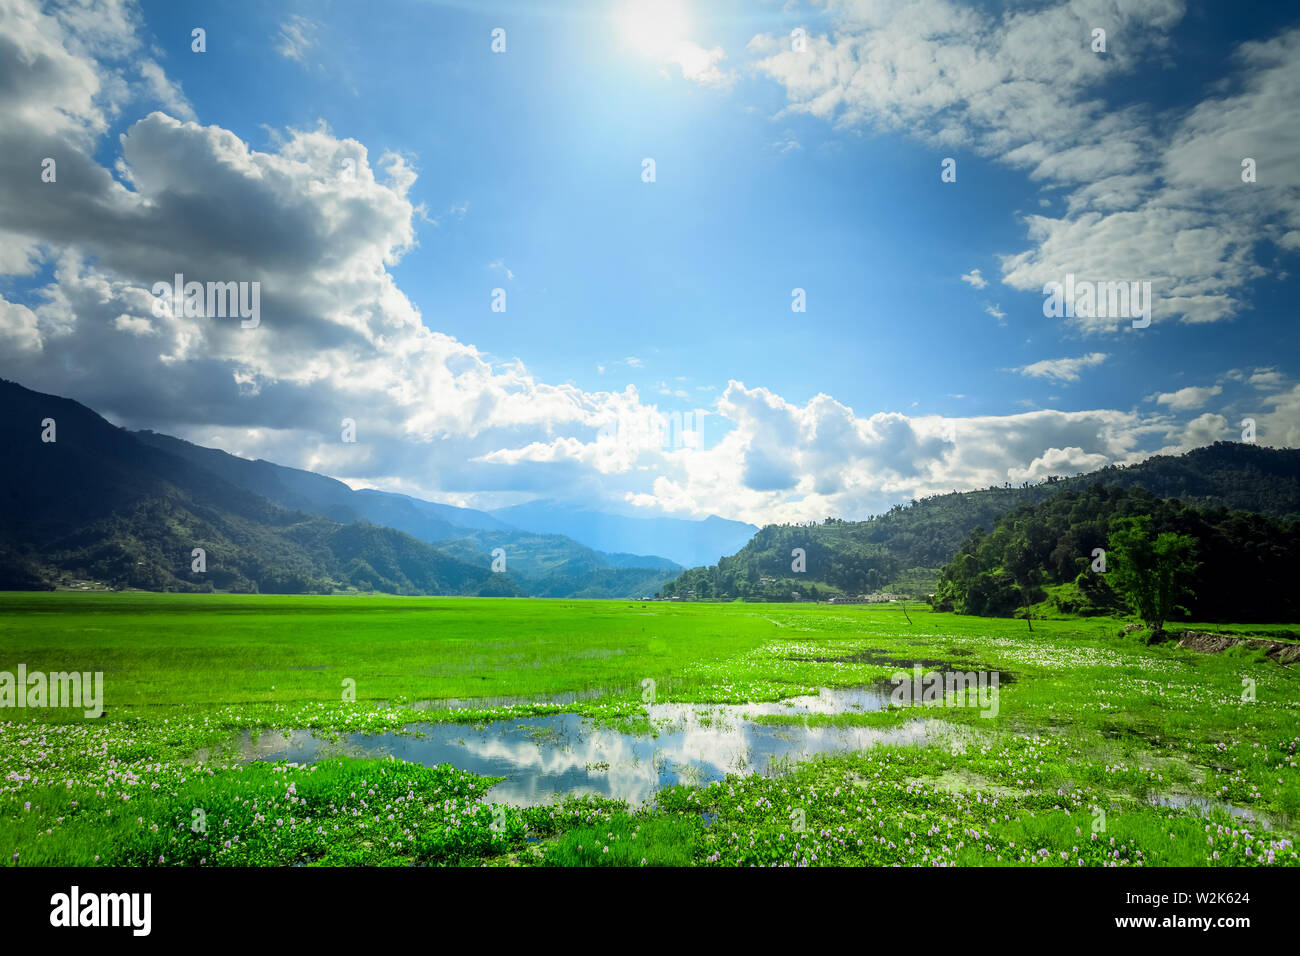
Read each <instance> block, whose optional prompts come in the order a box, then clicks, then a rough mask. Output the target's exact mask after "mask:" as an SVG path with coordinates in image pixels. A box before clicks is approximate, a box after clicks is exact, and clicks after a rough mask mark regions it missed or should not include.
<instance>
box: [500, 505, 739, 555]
mask: <svg viewBox="0 0 1300 956" xmlns="http://www.w3.org/2000/svg"><path fill="white" fill-rule="evenodd" d="M491 514H492V515H494V516H495V517H497V518H500V519H501V520H503V521H507V522H509V523H510V524H512V525H514V526H516V527H520V528H527V529H528V530H530V531H536V532H538V533H541V534H563V535H568V536H569V537H570V538H573V539H574V540H576V541H581V542H582V543H583V544H585V545H587V547H589V548H598V549H600V550H602V551H613V550H618V551H634V552H636V553H638V554H662V555H666V556H667V557H669V558H671V559H672V560H673V561H676V562H677V563H678V564H681V565H684V566H687V567H690V566H691V565H696V564H708V563H713V562H716V561H717V560H718V558H720V557H722V556H723V555H724V554H732V553H734V552H735V551H737V550H738V549H739V548H741V547H743V546H744V544H745V542H747V541H748V540H749V539H750V538H752V537H753V536H754V534H755V533H756V532H757V531H758V526H757V525H752V524H746V523H745V522H743V521H729V520H727V519H726V518H719V517H717V516H716V515H710V516H709V517H707V518H703V519H701V520H698V521H692V520H688V519H685V518H642V517H627V516H624V515H616V514H606V513H604V512H600V511H591V510H589V509H585V508H580V507H575V506H572V505H565V504H562V503H559V502H555V501H530V502H527V503H526V504H522V505H515V506H514V507H512V508H499V509H497V510H494V511H492V512H491Z"/></svg>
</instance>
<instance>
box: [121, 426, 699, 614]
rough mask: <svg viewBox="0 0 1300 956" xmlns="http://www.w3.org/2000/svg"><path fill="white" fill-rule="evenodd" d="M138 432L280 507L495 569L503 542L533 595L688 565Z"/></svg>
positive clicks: (644, 590)
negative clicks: (407, 538) (381, 529)
mask: <svg viewBox="0 0 1300 956" xmlns="http://www.w3.org/2000/svg"><path fill="white" fill-rule="evenodd" d="M136 435H137V437H139V438H140V439H141V440H142V441H145V442H147V443H148V444H150V445H152V446H153V447H155V448H160V449H163V450H166V451H169V452H172V453H173V454H175V455H177V456H179V457H182V458H184V459H186V460H187V461H191V462H194V463H196V464H199V465H201V466H203V467H204V468H207V469H208V470H210V471H213V472H215V473H216V474H218V475H220V476H221V477H223V478H224V479H225V480H227V481H229V482H230V483H231V484H234V485H236V486H238V487H241V488H244V489H245V490H248V491H253V492H255V493H257V494H259V495H262V496H263V497H265V498H268V499H270V500H271V501H273V502H275V503H276V504H280V505H283V506H284V507H287V508H293V509H296V510H299V511H303V512H307V513H311V514H319V515H322V516H325V517H329V518H332V519H334V520H336V521H357V520H365V521H370V522H372V523H374V524H379V525H385V526H387V527H390V528H395V529H397V530H398V531H404V532H406V533H407V534H409V535H411V536H412V537H414V538H418V539H419V540H421V541H424V542H427V543H430V544H434V545H436V546H437V547H438V549H439V550H440V551H443V552H445V553H447V554H450V555H453V556H455V557H457V558H458V559H460V560H462V561H465V562H466V563H468V564H471V565H472V566H474V567H476V568H482V569H490V568H491V566H492V551H493V549H494V548H498V547H500V548H502V549H504V550H505V552H506V561H507V565H506V566H507V573H508V574H509V575H510V577H511V579H512V580H514V581H516V582H518V584H519V586H520V587H521V588H522V589H523V591H524V593H528V594H537V595H538V596H546V597H602V598H604V597H637V596H640V595H642V594H651V595H653V594H654V593H655V592H656V591H658V590H659V589H660V587H662V585H663V584H664V582H665V581H668V580H670V579H671V578H672V577H673V576H674V575H675V574H677V573H679V572H680V571H681V570H682V566H681V565H680V564H677V563H676V562H673V561H670V560H668V559H667V558H661V557H657V556H654V555H649V556H642V555H635V554H627V553H622V552H618V553H614V554H604V553H602V552H598V551H595V550H593V549H591V548H588V547H586V546H585V545H582V544H579V543H578V542H577V541H574V540H573V539H571V538H567V537H565V536H563V535H558V534H553V535H537V534H534V533H532V532H527V531H521V530H519V529H517V528H514V527H512V526H511V525H509V524H507V523H506V522H505V521H502V520H500V519H499V518H495V517H493V516H492V515H490V514H487V513H486V512H482V511H475V510H473V509H471V508H457V507H455V506H452V505H444V504H436V503H434V502H430V501H422V500H420V499H419V498H412V497H409V496H407V495H401V494H393V493H391V492H385V491H375V490H372V489H362V490H356V491H354V490H352V489H351V488H349V487H348V486H347V485H345V484H344V483H343V482H341V481H337V480H335V479H333V478H327V477H325V476H323V475H318V474H315V473H313V472H310V471H303V470H301V469H298V468H289V467H286V466H284V465H277V464H275V463H273V462H269V461H264V460H261V459H259V460H257V461H250V460H248V459H245V458H239V457H237V456H235V455H230V454H228V453H226V452H224V451H220V450H217V449H213V448H204V447H202V446H200V445H195V444H193V443H191V442H187V441H183V440H181V439H179V438H173V437H171V436H170V435H161V434H158V433H156V432H149V431H145V432H137V433H136ZM614 571H620V572H622V573H618V574H615V573H613V572H614Z"/></svg>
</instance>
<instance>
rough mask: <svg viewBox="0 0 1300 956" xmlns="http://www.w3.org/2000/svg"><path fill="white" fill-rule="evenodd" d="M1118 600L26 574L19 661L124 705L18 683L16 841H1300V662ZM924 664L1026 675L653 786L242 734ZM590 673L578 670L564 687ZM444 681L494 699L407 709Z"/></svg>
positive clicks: (636, 707) (851, 847) (494, 849)
mask: <svg viewBox="0 0 1300 956" xmlns="http://www.w3.org/2000/svg"><path fill="white" fill-rule="evenodd" d="M1122 624H1123V622H1120V621H1116V620H1111V619H1098V618H1090V619H1087V620H1074V621H1070V620H1060V621H1035V622H1033V630H1032V631H1030V630H1029V628H1028V625H1027V624H1026V623H1025V622H1024V621H1016V620H1003V619H987V618H975V617H964V616H957V615H952V614H939V613H932V612H930V611H928V610H925V609H923V608H921V607H919V606H912V607H909V608H908V610H907V614H906V615H904V613H903V612H902V610H901V609H900V608H899V607H897V606H893V605H883V606H870V605H854V606H845V607H835V606H827V605H809V604H802V605H788V604H787V605H778V604H673V603H661V602H651V603H645V604H642V603H636V602H609V601H568V600H554V601H543V600H522V599H514V600H510V599H502V600H493V599H472V598H464V599H457V598H393V597H273V596H226V595H183V596H180V595H163V594H145V593H116V594H77V593H42V594H26V593H23V594H12V593H11V594H3V595H0V671H8V672H15V671H16V670H17V667H18V665H19V664H23V665H25V667H26V670H27V671H28V672H29V673H31V672H37V671H41V672H59V671H70V670H80V671H99V672H102V673H103V675H104V687H105V694H104V703H105V707H106V712H105V714H104V716H102V717H100V718H99V719H86V718H84V717H83V716H82V715H81V712H80V711H73V710H66V709H65V710H55V709H12V710H4V711H0V716H3V717H4V718H6V719H4V720H2V721H0V778H2V781H0V854H3V856H2V857H0V858H2V859H3V860H4V861H5V862H6V863H8V864H11V865H12V864H16V865H51V864H72V865H109V864H127V865H208V866H212V865H247V864H253V865H287V864H293V863H307V864H322V865H341V864H372V865H410V864H433V865H441V864H484V863H485V864H490V865H515V864H518V865H642V863H643V861H644V865H655V864H668V865H737V864H739V865H751V864H759V865H770V864H776V865H782V864H790V865H857V864H864V865H893V864H902V865H913V864H923V865H931V864H938V863H946V864H958V865H1031V864H1033V865H1069V866H1078V865H1111V864H1114V865H1125V866H1135V865H1145V866H1164V865H1190V866H1204V865H1257V864H1263V865H1269V864H1271V865H1296V864H1297V863H1298V862H1300V860H1297V856H1296V851H1295V848H1294V844H1293V842H1292V841H1293V840H1294V839H1295V838H1296V836H1297V834H1298V832H1300V772H1297V765H1296V764H1297V755H1296V749H1297V746H1298V745H1300V682H1298V681H1297V676H1296V673H1295V670H1294V668H1286V667H1282V666H1279V665H1278V664H1276V663H1274V662H1273V661H1271V660H1268V659H1266V658H1265V657H1264V656H1263V655H1262V654H1260V653H1256V652H1253V651H1249V650H1246V649H1243V648H1233V649H1231V650H1229V651H1228V652H1226V653H1223V654H1217V655H1210V654H1200V653H1196V652H1193V651H1189V650H1183V649H1180V648H1178V647H1176V646H1172V645H1169V644H1163V645H1155V646H1146V645H1145V644H1143V643H1142V642H1141V641H1140V640H1139V639H1138V638H1137V637H1136V636H1124V637H1121V636H1120V634H1119V632H1120V630H1121V627H1122ZM1253 629H1254V630H1260V631H1273V632H1279V631H1285V630H1286V628H1285V627H1283V626H1281V625H1278V626H1276V627H1259V628H1253ZM912 661H931V662H935V663H934V664H931V665H927V669H931V668H932V667H936V666H939V663H940V662H941V663H943V664H951V665H953V666H954V667H956V668H957V669H960V670H963V671H996V672H998V673H1000V674H1001V675H1003V678H1002V680H1003V683H1002V685H1001V687H1000V691H999V698H998V707H997V714H996V716H995V717H991V718H990V717H985V716H982V714H981V711H980V710H979V709H978V708H974V707H948V706H940V707H933V708H927V707H892V708H888V709H885V710H881V711H873V712H866V713H844V714H824V715H814V716H811V717H809V716H807V715H790V716H783V715H781V714H775V715H767V716H765V717H764V718H762V720H763V722H766V723H768V724H773V723H775V724H782V723H788V724H789V725H790V729H791V731H792V732H793V731H795V730H806V729H807V728H808V727H810V726H811V727H816V726H826V725H831V726H835V727H846V726H851V725H861V726H866V727H872V728H881V729H887V728H890V727H897V726H900V725H903V724H906V723H908V722H911V721H916V720H918V719H925V718H941V719H942V721H944V722H945V723H946V724H947V725H950V726H951V727H952V728H953V732H952V733H951V734H949V736H948V737H946V738H945V739H944V740H942V741H939V742H936V743H933V744H931V745H927V746H906V745H888V744H881V745H879V746H874V747H871V748H868V749H863V750H861V751H858V752H853V753H840V754H833V755H823V756H818V757H816V758H813V759H808V760H804V761H799V762H789V763H786V764H784V765H782V766H780V767H773V768H771V769H770V771H769V772H765V773H761V774H752V775H748V776H743V777H742V776H730V777H728V778H727V779H725V780H723V781H720V782H713V783H707V784H706V783H701V784H698V785H691V784H685V783H680V784H677V785H674V786H671V787H668V788H666V789H663V790H661V791H660V792H659V793H658V794H657V797H656V798H655V800H654V802H653V803H652V804H649V805H643V806H640V807H629V806H626V805H624V804H622V803H619V802H616V801H611V800H607V799H601V798H595V797H590V796H589V797H584V798H576V797H575V798H570V799H567V800H565V801H563V802H561V803H558V804H551V805H539V806H530V807H513V806H504V805H500V804H494V803H493V801H492V789H491V787H492V784H493V783H495V781H494V780H493V779H490V778H483V777H475V776H473V775H472V774H469V773H466V772H464V771H462V770H457V769H455V768H453V767H449V766H445V765H444V766H438V767H424V766H420V765H418V764H414V763H403V762H397V761H394V760H384V759H356V758H348V757H339V758H329V759H325V760H322V761H319V762H316V763H312V764H309V765H305V766H300V765H290V764H286V763H283V762H281V763H277V764H271V763H260V762H256V763H254V762H249V761H247V760H245V759H241V758H240V756H239V750H238V743H239V739H240V737H241V735H242V734H243V733H244V732H245V731H249V730H251V731H253V732H254V733H255V734H256V733H259V732H260V733H262V734H273V733H275V732H278V731H281V730H289V729H294V728H312V729H315V730H316V731H317V732H318V734H321V735H326V736H328V735H331V734H342V733H344V732H355V731H373V732H379V731H392V730H399V729H401V728H403V727H406V726H407V725H409V724H411V723H414V722H434V721H457V722H461V723H471V722H480V723H481V722H483V721H486V720H517V719H519V718H523V717H530V716H535V715H545V714H554V713H558V712H562V711H573V712H577V713H581V714H584V715H586V716H587V717H589V718H591V721H592V722H593V725H594V726H600V727H611V728H620V729H622V730H623V731H626V732H637V731H645V732H646V733H647V734H653V733H654V732H655V730H656V728H655V727H653V726H652V725H650V723H649V722H648V720H647V708H646V704H645V702H644V700H643V693H644V690H643V689H644V687H645V682H646V681H653V682H654V688H655V693H656V696H657V700H658V701H659V702H670V703H671V702H678V703H690V704H696V705H699V706H700V707H701V708H703V707H705V706H706V705H712V704H741V703H748V702H757V701H774V700H780V699H783V698H790V697H795V696H799V695H803V694H809V693H813V694H815V693H816V692H817V690H818V688H823V687H832V688H833V687H870V686H873V685H878V684H879V683H880V682H881V681H882V680H885V679H886V678H888V676H889V675H890V674H891V673H894V672H895V671H898V670H900V669H903V665H904V664H906V665H908V666H909V667H910V662H912ZM349 686H354V687H355V696H356V700H355V701H352V700H348V699H345V691H346V689H347V688H348V687H349ZM566 693H567V694H575V693H577V694H581V695H582V697H581V699H579V700H576V701H573V702H571V703H564V702H556V701H555V700H554V699H553V698H555V697H556V696H557V695H563V694H566ZM445 698H460V699H463V700H468V701H469V703H467V704H466V705H465V706H463V707H461V708H460V709H456V710H415V709H413V707H414V706H416V705H417V702H425V701H436V700H441V699H445ZM420 706H422V704H421V705H420ZM200 758H202V759H200ZM1153 799H1164V800H1166V801H1167V802H1170V803H1174V804H1176V806H1157V805H1152V800H1153ZM200 823H201V824H202V826H200Z"/></svg>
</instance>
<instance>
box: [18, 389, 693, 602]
mask: <svg viewBox="0 0 1300 956" xmlns="http://www.w3.org/2000/svg"><path fill="white" fill-rule="evenodd" d="M46 419H52V420H53V422H54V425H53V434H52V436H51V437H53V438H54V441H50V442H46V441H43V440H42V431H43V430H44V425H43V424H42V423H43V422H44V421H45V420H46ZM0 441H3V443H4V447H5V449H6V452H7V454H8V461H7V467H6V469H5V470H4V473H3V475H0V588H9V589H13V588H44V587H51V586H55V585H57V584H60V583H62V584H70V583H73V582H85V583H88V584H91V585H108V586H112V587H136V588H144V589H151V590H193V591H201V590H211V589H216V590H232V591H264V592H277V593H328V592H333V591H349V590H361V591H382V592H388V593H395V594H472V595H524V594H529V595H539V596H550V597H639V596H642V595H649V594H654V593H655V592H656V591H658V590H659V588H660V587H661V586H662V584H663V582H664V581H666V580H668V579H670V578H671V577H672V576H673V575H674V574H676V573H677V572H679V571H680V570H681V566H680V565H678V564H676V563H675V562H673V561H671V560H668V559H666V558H662V557H658V556H654V555H649V556H640V555H634V554H629V553H626V552H623V551H620V552H617V553H612V554H605V553H602V552H600V551H598V550H596V549H593V548H590V547H587V546H586V545H584V544H581V543H579V542H578V541H575V540H573V539H571V538H568V537H565V536H563V535H560V534H537V533H534V532H532V531H528V530H523V529H521V528H518V527H515V526H512V525H511V524H509V523H507V522H505V521H503V520H501V519H500V518H496V517H494V516H492V515H489V514H486V513H484V512H481V511H475V510H473V509H469V508H457V507H453V506H451V505H442V504H436V503H433V502H428V501H421V500H419V499H416V498H411V497H408V496H406V495H398V494H390V493H387V492H381V491H373V490H358V491H354V490H352V489H351V488H349V487H348V486H347V485H345V484H343V482H340V481H337V480H335V479H333V478H328V477H325V476H323V475H317V474H314V473H312V472H308V471H303V470H300V469H296V468H288V467H285V466H282V465H277V464H274V463H272V462H268V461H262V460H258V461H249V460H247V459H243V458H239V457H237V456H234V455H229V454H227V453H225V452H222V451H218V450H215V449H211V448H203V447H201V446H198V445H194V444H192V443H190V442H186V441H182V440H181V439H178V438H173V437H171V436H168V435H161V434H157V433H154V432H149V431H143V432H130V431H127V430H125V429H122V428H118V427H116V426H114V425H112V424H110V423H109V422H107V421H105V420H104V419H103V418H101V417H100V416H99V415H97V414H95V413H94V412H93V411H91V410H90V409H88V408H86V407H85V406H83V405H80V404H78V403H77V402H74V401H71V400H69V399H64V398H59V397H57V396H52V395H43V394H41V393H38V392H33V391H31V390H29V389H26V388H23V387H22V386H20V385H17V384H14V383H11V382H0ZM435 545H436V547H435ZM497 548H501V549H503V552H504V553H503V554H502V555H501V556H502V558H503V561H504V566H505V569H504V571H502V572H499V573H498V572H494V571H493V570H492V568H493V550H494V549H497ZM195 549H202V551H203V556H202V564H203V565H204V567H203V569H202V570H195V567H196V563H197V562H198V559H197V558H195V557H194V555H193V552H194V550H195ZM498 553H499V554H500V553H501V552H498Z"/></svg>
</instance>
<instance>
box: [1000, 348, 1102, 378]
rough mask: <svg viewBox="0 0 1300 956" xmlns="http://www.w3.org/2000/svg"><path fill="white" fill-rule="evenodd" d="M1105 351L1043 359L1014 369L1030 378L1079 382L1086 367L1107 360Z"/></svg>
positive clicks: (1091, 366)
mask: <svg viewBox="0 0 1300 956" xmlns="http://www.w3.org/2000/svg"><path fill="white" fill-rule="evenodd" d="M1106 358H1107V356H1106V353H1105V352H1089V353H1088V354H1087V355H1081V356H1079V357H1078V358H1059V359H1043V360H1041V361H1038V362H1033V363H1031V364H1029V365H1022V366H1020V367H1019V368H1015V369H1012V371H1013V372H1019V373H1020V374H1021V375H1026V376H1029V377H1030V378H1046V379H1050V380H1051V381H1053V382H1077V381H1078V380H1079V373H1080V372H1081V371H1083V369H1085V368H1093V367H1095V366H1097V365H1100V364H1101V363H1102V362H1104V361H1106Z"/></svg>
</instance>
